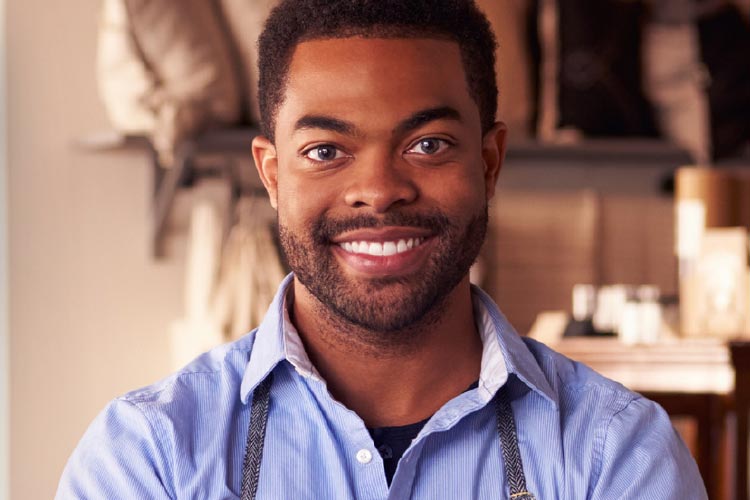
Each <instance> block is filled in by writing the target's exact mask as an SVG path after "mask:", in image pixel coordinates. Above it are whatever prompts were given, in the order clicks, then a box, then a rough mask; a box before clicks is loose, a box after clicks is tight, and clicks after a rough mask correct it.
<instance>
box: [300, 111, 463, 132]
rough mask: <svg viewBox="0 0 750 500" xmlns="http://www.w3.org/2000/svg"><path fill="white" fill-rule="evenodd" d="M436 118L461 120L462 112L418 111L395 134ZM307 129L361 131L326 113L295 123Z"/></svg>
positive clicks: (400, 124)
mask: <svg viewBox="0 0 750 500" xmlns="http://www.w3.org/2000/svg"><path fill="white" fill-rule="evenodd" d="M436 120H455V121H459V122H460V121H462V120H461V113H459V112H458V110H456V109H455V108H452V107H450V106H440V107H437V108H428V109H423V110H420V111H417V112H416V113H414V114H413V115H411V116H409V117H408V118H406V119H404V120H402V121H401V122H400V123H399V124H398V125H396V127H395V128H394V129H393V133H394V135H402V134H405V133H407V132H411V131H412V130H416V129H418V128H419V127H421V126H423V125H425V124H427V123H429V122H432V121H436ZM307 129H321V130H330V131H331V132H336V133H339V134H343V135H350V136H353V135H358V134H359V131H358V130H357V127H355V126H354V124H352V123H350V122H347V121H344V120H340V119H338V118H333V117H331V116H326V115H305V116H303V117H302V118H300V119H299V120H297V122H296V123H295V124H294V131H295V132H297V131H300V130H307Z"/></svg>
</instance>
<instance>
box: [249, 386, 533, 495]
mask: <svg viewBox="0 0 750 500" xmlns="http://www.w3.org/2000/svg"><path fill="white" fill-rule="evenodd" d="M272 381H273V375H272V374H268V376H267V377H266V378H265V379H264V380H263V382H261V383H260V384H259V385H258V387H256V388H255V391H253V402H252V406H251V408H250V426H249V428H248V432H247V445H246V448H245V460H244V463H243V465H242V491H241V493H240V498H241V500H255V495H256V493H257V491H258V478H259V477H260V464H261V461H262V459H263V444H264V441H265V437H266V424H267V423H268V407H269V402H270V395H271V382H272ZM506 387H507V384H506V385H505V386H503V387H501V388H500V391H499V392H498V394H497V396H496V397H495V411H496V413H497V432H498V435H499V436H500V446H501V448H502V450H503V462H504V463H505V475H506V479H507V480H508V485H509V486H510V500H535V499H534V495H532V494H531V493H529V492H528V490H527V488H526V476H524V473H523V463H522V462H521V453H520V452H519V450H518V434H517V433H516V421H515V419H514V418H513V410H512V409H511V407H510V398H509V397H508V393H507V389H506Z"/></svg>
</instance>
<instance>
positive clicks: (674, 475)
mask: <svg viewBox="0 0 750 500" xmlns="http://www.w3.org/2000/svg"><path fill="white" fill-rule="evenodd" d="M523 341H524V343H525V344H526V346H527V347H528V349H529V351H530V352H531V353H532V355H533V356H534V358H535V359H536V360H537V363H538V364H539V367H540V368H541V370H542V372H543V373H544V375H545V377H546V378H547V380H548V381H549V383H550V386H551V387H552V388H553V390H554V391H555V393H556V396H557V397H558V401H559V410H560V419H561V421H562V422H564V423H565V425H562V426H561V427H562V429H563V433H564V434H566V433H567V438H564V439H565V440H566V441H568V442H569V445H570V447H571V449H572V450H577V451H578V452H580V451H581V450H582V448H586V449H587V452H586V454H587V455H589V458H590V459H591V461H592V464H591V465H592V468H591V473H592V478H591V479H592V483H591V488H590V490H589V493H590V497H591V498H602V499H604V498H646V497H648V498H651V497H652V496H651V495H652V494H653V495H654V496H653V498H670V499H678V498H680V499H688V498H690V499H693V498H696V499H703V498H706V496H705V489H704V487H703V482H702V480H701V477H700V474H699V472H698V469H697V466H696V464H695V461H694V460H693V458H692V456H691V454H690V452H689V450H688V449H687V447H686V446H685V444H684V442H683V441H682V439H681V438H680V437H679V435H678V434H677V432H676V431H675V429H674V427H673V426H672V423H671V421H670V419H669V416H668V415H667V413H666V412H665V411H664V409H663V408H662V407H661V406H659V405H658V404H656V403H655V402H653V401H651V400H649V399H647V398H645V397H643V396H642V395H640V394H638V393H636V392H633V391H631V390H629V389H627V388H626V387H624V386H623V385H622V384H620V383H618V382H615V381H613V380H610V379H608V378H606V377H604V376H602V375H600V374H599V373H597V372H595V371H594V370H592V369H591V368H589V367H588V366H586V365H584V364H583V363H579V362H577V361H574V360H572V359H570V358H567V357H566V356H564V355H562V354H560V353H558V352H556V351H554V350H553V349H551V348H549V347H547V346H546V345H544V344H542V343H540V342H537V341H535V340H533V339H529V338H524V339H523ZM647 492H650V493H647ZM644 495H645V496H644Z"/></svg>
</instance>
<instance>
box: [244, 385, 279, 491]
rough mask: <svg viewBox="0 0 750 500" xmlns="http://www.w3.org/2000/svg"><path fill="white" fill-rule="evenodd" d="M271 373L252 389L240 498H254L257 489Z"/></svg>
mask: <svg viewBox="0 0 750 500" xmlns="http://www.w3.org/2000/svg"><path fill="white" fill-rule="evenodd" d="M271 382H273V374H272V373H269V374H268V376H267V377H266V378H265V379H263V381H262V382H261V383H260V384H258V387H256V388H255V391H253V402H252V406H251V407H250V427H249V428H248V431H247V445H246V446H245V461H244V463H243V464H242V492H241V495H240V498H241V499H242V500H254V499H255V494H256V493H257V491H258V478H259V477H260V463H261V461H262V460H263V442H264V441H265V438H266V424H267V423H268V406H269V402H270V396H271Z"/></svg>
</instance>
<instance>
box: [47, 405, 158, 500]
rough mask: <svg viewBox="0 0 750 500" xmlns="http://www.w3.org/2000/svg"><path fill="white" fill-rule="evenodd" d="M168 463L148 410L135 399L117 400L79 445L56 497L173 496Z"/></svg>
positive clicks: (100, 415)
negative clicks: (167, 477)
mask: <svg viewBox="0 0 750 500" xmlns="http://www.w3.org/2000/svg"><path fill="white" fill-rule="evenodd" d="M166 463H167V462H166V461H165V460H164V453H163V452H162V450H161V449H160V447H159V444H158V441H157V440H156V439H155V437H154V432H153V428H152V426H151V424H150V423H149V421H148V420H147V418H146V416H145V415H144V414H143V412H142V411H141V410H140V409H139V408H138V407H137V406H136V405H134V404H133V403H132V402H130V401H126V400H122V399H119V400H115V401H114V402H112V403H110V404H109V405H108V406H107V408H105V409H104V411H103V412H102V413H101V414H99V416H98V417H97V418H96V419H95V420H94V421H93V422H92V424H91V425H90V426H89V428H88V430H87V431H86V433H85V434H84V436H83V438H82V439H81V441H80V443H79V444H78V446H77V447H76V449H75V450H74V451H73V454H72V455H71V457H70V459H69V461H68V464H67V465H66V466H65V470H64V471H63V475H62V478H61V479H60V484H59V486H58V490H57V495H56V496H55V498H56V499H58V500H63V499H64V500H68V499H92V500H93V499H102V498H106V499H111V500H117V499H123V500H125V499H134V498H138V499H167V498H171V495H170V494H169V492H168V489H167V487H166V485H167V484H168V483H167V481H166V476H167V467H166Z"/></svg>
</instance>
